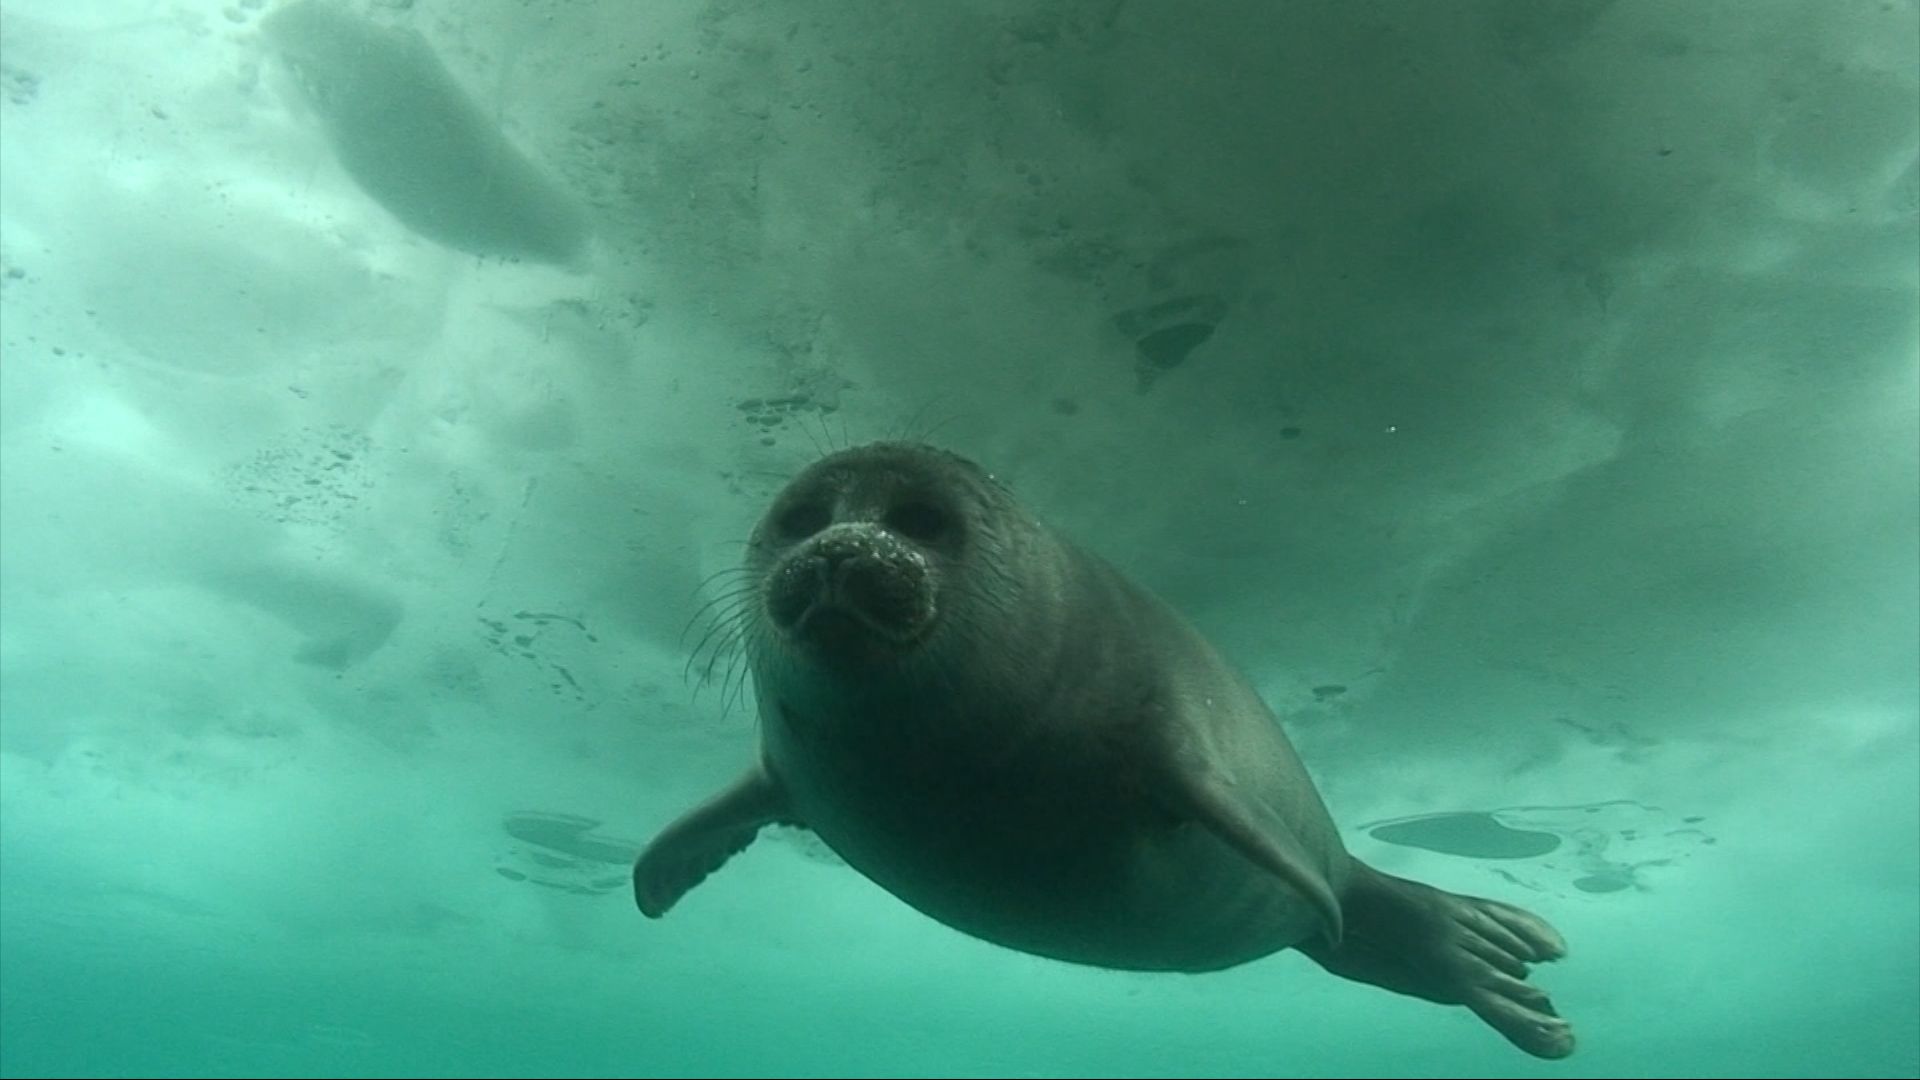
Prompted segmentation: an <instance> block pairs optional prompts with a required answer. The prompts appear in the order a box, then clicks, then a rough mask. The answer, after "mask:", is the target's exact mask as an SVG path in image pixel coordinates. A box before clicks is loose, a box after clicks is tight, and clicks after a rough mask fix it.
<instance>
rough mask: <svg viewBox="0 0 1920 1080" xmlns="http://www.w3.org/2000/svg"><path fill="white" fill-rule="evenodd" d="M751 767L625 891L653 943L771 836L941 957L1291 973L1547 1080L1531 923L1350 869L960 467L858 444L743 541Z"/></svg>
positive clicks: (1174, 626)
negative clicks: (938, 946) (929, 931)
mask: <svg viewBox="0 0 1920 1080" xmlns="http://www.w3.org/2000/svg"><path fill="white" fill-rule="evenodd" d="M743 569H744V572H745V574H746V575H747V582H746V587H747V593H746V595H747V603H746V604H745V606H744V608H743V610H742V617H743V624H742V627H741V630H742V633H743V636H744V643H743V647H744V649H745V654H746V659H747V662H748V665H749V670H750V672H751V674H752V677H753V684H754V694H755V697H756V699H757V705H758V709H759V719H760V738H759V747H758V754H757V756H756V760H755V761H754V762H753V763H752V764H751V765H749V766H748V767H747V768H746V769H745V770H744V771H743V772H742V773H741V774H740V776H739V777H738V778H737V779H735V780H734V781H733V782H732V783H731V784H730V785H729V786H727V787H726V788H725V789H724V790H722V791H720V792H718V793H717V794H715V795H713V796H712V797H711V798H709V799H708V800H707V801H706V802H704V803H702V804H701V805H699V806H697V807H695V808H693V809H691V810H690V811H688V812H687V813H685V814H684V815H682V816H681V817H679V818H678V819H677V820H675V821H673V822H672V823H671V824H669V825H668V826H667V827H666V828H665V829H664V830H662V831H661V832H660V833H659V835H658V836H657V837H656V838H655V839H654V840H653V841H652V843H650V844H649V845H648V846H647V848H646V849H645V850H644V851H642V852H641V854H640V856H639V858H638V859H637V860H636V861H635V863H634V869H633V887H634V897H635V900H636V902H637V903H638V905H639V908H640V910H641V911H642V912H643V913H644V914H645V915H647V916H648V917H651V918H659V917H661V916H663V915H665V914H666V913H667V911H668V909H670V908H672V907H673V906H674V905H675V903H676V902H678V901H679V900H680V898H681V897H682V896H684V895H685V894H686V893H687V891H688V890H690V889H692V888H693V887H694V886H696V885H698V884H699V883H700V882H701V881H703V880H705V879H706V878H707V877H708V876H709V875H710V874H711V873H713V872H714V871H715V870H717V869H719V868H720V866H721V865H722V864H724V863H725V862H726V861H727V860H728V859H729V858H731V857H732V856H733V855H735V854H737V853H738V852H740V851H741V850H743V849H744V848H746V847H747V845H749V844H750V843H752V841H753V839H754V837H755V836H756V835H757V834H758V832H759V831H760V830H761V829H762V828H763V827H765V826H767V825H770V824H776V823H780V824H788V825H797V826H801V827H804V828H807V829H810V830H812V831H813V832H814V833H815V834H816V835H817V836H818V837H819V838H820V839H821V840H822V841H823V842H824V843H825V844H826V845H827V846H828V847H829V848H831V849H832V850H833V851H834V852H835V853H836V854H837V855H839V856H840V857H841V858H842V859H844V860H845V861H846V862H847V863H848V864H849V865H851V866H852V867H854V868H855V869H856V870H858V871H859V872H861V873H863V874H865V875H866V876H867V877H869V878H871V879H872V880H873V881H874V882H876V883H877V884H879V885H880V886H881V887H883V888H884V889H886V890H887V891H889V892H890V893H892V894H893V895H894V896H896V897H898V898H899V899H900V900H902V901H904V902H906V903H907V904H910V905H912V906H913V907H915V908H917V909H919V910H920V911H921V912H923V913H925V914H926V915H928V916H931V917H932V918H934V919H937V920H939V921H941V922H943V923H945V924H947V925H949V926H951V927H953V928H955V929H958V930H960V931H963V932H965V933H968V934H971V935H973V936H975V937H978V938H982V939H985V940H987V941H990V942H994V943H997V944H999V945H1002V946H1005V947H1009V948H1013V949H1019V950H1022V951H1025V952H1028V953H1033V954H1037V955H1040V956H1046V957H1052V958H1054V959H1057V960H1062V961H1068V962H1073V963H1079V964H1088V965H1095V966H1099V967H1104V968H1115V969H1126V970H1135V971H1177V972H1206V971H1216V970H1220V969H1223V968H1227V967H1232V966H1235V965H1239V964H1243V963H1247V962H1249V961H1252V960H1255V959H1258V958H1261V957H1265V956H1268V955H1271V954H1273V953H1277V952H1280V951H1281V950H1284V949H1289V948H1291V949H1295V950H1297V951H1299V952H1301V953H1304V954H1305V955H1307V956H1308V957H1310V958H1312V959H1313V960H1315V961H1316V962H1318V963H1319V964H1320V965H1321V966H1322V967H1324V968H1325V969H1326V970H1328V971H1330V972H1332V973H1334V974H1336V975H1341V976H1344V977H1346V978H1349V979H1354V980H1357V981H1360V982H1364V983H1369V984H1372V985H1376V986H1380V987H1384V988H1386V989H1388V990H1392V991H1396V992H1398V993H1402V994H1408V995H1412V996H1415V997H1419V998H1424V999H1427V1000H1429V1001H1433V1002H1438V1003H1441V1004H1447V1005H1463V1006H1465V1007H1467V1008H1468V1009H1471V1010H1472V1011H1473V1012H1474V1013H1475V1014H1477V1015H1478V1016H1479V1017H1480V1018H1481V1019H1482V1020H1484V1021H1486V1023H1487V1024H1489V1025H1491V1026H1492V1027H1493V1028H1494V1029H1495V1030H1496V1031H1498V1032H1499V1033H1500V1034H1501V1035H1504V1036H1505V1037H1506V1038H1507V1039H1508V1040H1510V1041H1511V1042H1512V1043H1513V1044H1515V1045H1516V1046H1518V1047H1519V1048H1521V1049H1522V1050H1525V1051H1527V1052H1528V1053H1531V1054H1534V1055H1537V1056H1540V1057H1545V1058H1559V1057H1565V1056H1566V1055H1568V1054H1570V1053H1572V1052H1573V1045H1574V1038H1573V1029H1572V1027H1571V1025H1569V1024H1568V1023H1567V1022H1566V1021H1565V1020H1563V1019H1561V1018H1560V1016H1559V1014H1558V1013H1557V1012H1556V1011H1555V1009H1554V1006H1553V1004H1552V1002H1551V1000H1550V999H1549V997H1548V995H1547V994H1546V993H1545V992H1544V991H1542V990H1540V989H1539V988H1538V987H1536V986H1535V985H1534V984H1532V983H1530V982H1528V981H1526V978H1527V975H1528V970H1529V965H1532V964H1536V963H1540V962H1544V961H1550V960H1555V959H1558V958H1560V957H1561V956H1563V955H1564V954H1565V952H1566V946H1565V944H1564V942H1563V941H1562V940H1561V937H1560V935H1559V934H1558V933H1557V932H1556V931H1555V930H1554V929H1553V928H1552V927H1551V926H1549V925H1548V924H1547V923H1546V922H1545V921H1543V920H1542V919H1540V918H1539V917H1538V916H1536V915H1534V914H1532V913H1530V912H1527V911H1524V910H1521V909H1520V908H1517V907H1513V906H1510V905H1507V904H1503V903H1500V902H1497V901H1494V900H1488V899H1482V898H1479V897H1472V896H1462V895H1458V894H1454V893H1449V892H1445V891H1442V890H1440V889H1436V888H1433V887H1430V886H1427V885H1424V884H1421V883H1418V882H1415V881H1410V880H1407V879H1404V878H1399V877H1395V876H1393V875H1390V874H1386V873H1383V872H1381V871H1379V870H1376V869H1374V868H1372V867H1370V866H1367V865H1366V864H1365V863H1363V862H1361V861H1360V860H1359V859H1357V858H1355V857H1354V856H1353V855H1351V854H1350V853H1349V852H1348V851H1347V850H1346V848H1345V846H1344V845H1343V844H1342V842H1341V840H1340V836H1339V832H1338V830H1337V829H1336V828H1335V826H1334V823H1333V819H1332V817H1331V816H1330V814H1329V813H1328V810H1327V808H1326V806H1325V804H1324V803H1323V801H1322V799H1321V797H1320V794H1319V792H1318V791H1317V790H1316V788H1315V787H1314V784H1313V781H1312V779H1311V778H1310V777H1309V775H1308V773H1307V770H1306V767H1305V766H1304V765H1303V764H1302V762H1301V760H1300V758H1299V756H1298V755H1297V754H1296V753H1295V751H1294V749H1293V747H1292V745H1291V744H1290V743H1289V742H1288V740H1287V738H1286V735H1285V734H1284V732H1283V731H1282V729H1281V726H1280V724H1279V722H1278V720H1277V719H1276V718H1275V717H1274V715H1273V713H1272V712H1271V711H1270V710H1269V709H1268V708H1267V706H1266V705H1265V703H1264V702H1262V700H1261V699H1260V697H1259V695H1258V694H1257V693H1256V692H1255V691H1254V690H1253V688H1252V686H1251V685H1250V684H1249V683H1248V681H1247V680H1246V679H1245V678H1244V676H1243V675H1242V674H1241V673H1240V672H1238V671H1237V670H1236V669H1235V668H1234V667H1232V666H1231V665H1230V664H1229V663H1228V662H1227V661H1226V660H1225V659H1224V658H1223V657H1222V656H1220V654H1218V653H1217V652H1216V651H1215V650H1214V649H1213V648H1212V647H1211V646H1210V645H1209V644H1208V642H1207V641H1206V640H1205V639H1204V638H1203V637H1202V636H1201V635H1200V633H1199V632H1198V631H1197V630H1196V629H1195V628H1194V627H1193V626H1192V625H1191V624H1189V623H1188V622H1187V621H1186V620H1185V619H1183V618H1182V617H1181V616H1180V615H1179V614H1178V613H1177V612H1176V611H1175V610H1174V609H1173V608H1171V607H1170V606H1169V605H1167V604H1166V603H1165V602H1163V601H1162V600H1160V599H1159V598H1157V597H1155V596H1154V595H1153V594H1152V593H1150V592H1149V591H1147V590H1146V589H1144V588H1142V587H1140V586H1138V585H1136V584H1134V583H1133V582H1131V581H1129V580H1128V579H1127V578H1126V577H1125V576H1123V575H1122V574H1121V573H1120V572H1119V571H1118V570H1116V569H1115V568H1114V567H1113V566H1111V565H1110V564H1109V563H1107V562H1106V561H1105V560H1103V559H1101V558H1100V557H1099V556H1097V555H1094V554H1092V553H1091V552H1088V551H1086V550H1084V549H1082V548H1080V547H1077V546H1075V545H1074V544H1073V543H1071V542H1070V541H1068V540H1067V539H1065V538H1063V537H1062V536H1060V535H1058V534H1056V533H1055V532H1054V531H1053V530H1051V529H1049V528H1048V527H1047V526H1045V525H1044V524H1042V523H1041V522H1040V521H1039V520H1038V519H1036V518H1035V517H1034V516H1033V515H1032V514H1031V513H1029V512H1028V511H1027V509H1025V507H1023V506H1022V504H1021V503H1020V502H1019V501H1018V500H1017V499H1015V497H1014V496H1013V495H1012V494H1011V493H1010V492H1009V491H1008V490H1007V489H1006V488H1005V487H1004V486H1002V485H1001V484H1000V483H999V482H997V481H996V480H995V479H994V478H993V477H991V476H990V475H988V474H987V473H986V472H985V471H983V470H982V469H981V468H980V467H978V466H977V465H975V464H973V463H972V462H970V461H967V460H965V459H963V458H961V457H959V456H957V455H954V454H951V453H949V452H946V451H944V450H940V449H937V448H934V447H931V446H925V445H921V444H916V443H904V442H882V443H874V444H870V445H867V446H862V447H856V448H853V449H849V450H844V451H840V452H838V453H833V454H829V455H827V456H825V457H823V458H822V459H820V460H818V461H816V462H814V463H813V464H811V465H810V466H808V467H807V468H805V469H803V470H802V471H801V472H800V473H799V474H798V475H797V476H796V477H794V479H793V480H792V481H791V482H790V483H788V484H787V486H786V487H785V488H784V489H783V490H782V491H781V492H780V493H779V495H778V496H777V497H776V498H775V499H774V500H773V502H772V504H771V506H770V507H769V508H768V509H767V511H766V513H765V514H764V515H763V516H762V518H761V519H760V521H759V522H758V524H757V525H756V526H755V527H754V530H753V533H752V536H751V539H750V541H749V544H748V549H747V553H746V557H745V562H744V567H743Z"/></svg>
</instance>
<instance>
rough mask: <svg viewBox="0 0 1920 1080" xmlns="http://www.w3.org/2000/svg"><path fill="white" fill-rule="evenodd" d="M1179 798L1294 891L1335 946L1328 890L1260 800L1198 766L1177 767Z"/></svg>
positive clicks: (1336, 915)
mask: <svg viewBox="0 0 1920 1080" xmlns="http://www.w3.org/2000/svg"><path fill="white" fill-rule="evenodd" d="M1179 784H1180V789H1181V790H1180V794H1181V796H1182V797H1183V798H1184V800H1185V802H1186V803H1187V807H1188V809H1189V811H1190V812H1191V813H1193V814H1194V815H1195V817H1196V818H1197V819H1198V820H1199V822H1200V823H1201V824H1202V825H1204V826H1205V827H1206V828H1207V829H1208V830H1210V831H1211V832H1212V833H1213V834H1214V835H1215V836H1218V837H1219V838H1220V839H1221V840H1224V841H1226V843H1227V845H1228V846H1230V847H1232V848H1233V849H1234V850H1236V851H1238V852H1239V853H1240V854H1242V855H1244V856H1246V857H1247V858H1248V859H1250V860H1252V861H1253V863H1254V865H1256V866H1258V867H1260V868H1261V869H1263V870H1265V871H1267V872H1268V873H1270V874H1273V875H1274V876H1275V877H1278V878H1279V879H1280V880H1282V881H1284V882H1286V883H1287V884H1288V885H1291V886H1293V888H1294V889H1295V890H1297V891H1298V892H1299V893H1300V895H1302V896H1304V897H1306V898H1307V900H1308V901H1309V902H1311V903H1312V904H1313V907H1314V910H1315V911H1317V912H1319V913H1320V929H1321V932H1322V933H1324V934H1325V935H1326V939H1327V941H1329V942H1331V943H1333V944H1338V943H1339V942H1340V939H1341V935H1342V934H1343V933H1344V930H1343V917H1342V915H1341V911H1340V901H1339V899H1338V898H1336V897H1335V896H1334V894H1333V886H1331V885H1329V884H1328V883H1327V878H1326V875H1325V874H1324V873H1323V872H1321V870H1320V868H1319V866H1318V864H1317V863H1316V862H1315V861H1314V859H1313V858H1312V856H1310V855H1309V854H1308V853H1307V849H1306V848H1305V846H1303V845H1302V844H1301V843H1300V838H1299V837H1298V836H1296V835H1294V832H1293V830H1292V829H1291V828H1289V827H1288V825H1287V823H1286V822H1285V821H1284V820H1282V819H1281V817H1280V815H1279V814H1276V813H1274V811H1273V808H1272V807H1271V806H1268V805H1267V804H1266V803H1265V802H1263V801H1262V800H1261V799H1260V797H1259V796H1257V795H1255V794H1253V793H1252V792H1249V791H1247V790H1246V789H1245V788H1244V787H1242V786H1240V785H1238V784H1236V783H1234V781H1233V780H1232V779H1231V778H1230V777H1227V776H1224V775H1222V774H1221V772H1220V771H1219V770H1218V769H1214V768H1211V767H1209V766H1206V765H1203V764H1197V763H1196V764H1190V765H1187V766H1186V767H1184V768H1182V769H1181V771H1180V777H1179Z"/></svg>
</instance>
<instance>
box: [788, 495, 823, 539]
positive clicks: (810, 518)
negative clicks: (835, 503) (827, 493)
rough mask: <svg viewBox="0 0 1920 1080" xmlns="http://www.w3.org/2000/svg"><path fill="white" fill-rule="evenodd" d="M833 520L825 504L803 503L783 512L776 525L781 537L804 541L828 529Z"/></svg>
mask: <svg viewBox="0 0 1920 1080" xmlns="http://www.w3.org/2000/svg"><path fill="white" fill-rule="evenodd" d="M832 519H833V515H832V514H830V513H828V512H827V508H826V505H825V504H824V503H817V502H803V503H799V504H798V505H795V506H789V507H787V508H786V509H785V510H782V511H781V512H780V517H779V519H778V520H777V521H776V522H775V524H776V525H778V526H779V528H780V533H781V535H783V536H786V537H788V538H790V539H794V540H804V539H806V538H807V537H809V536H812V535H813V534H814V533H817V532H819V531H820V530H821V529H824V528H826V527H827V524H828V523H829V522H830V521H831V520H832Z"/></svg>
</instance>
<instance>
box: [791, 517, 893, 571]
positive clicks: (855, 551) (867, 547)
mask: <svg viewBox="0 0 1920 1080" xmlns="http://www.w3.org/2000/svg"><path fill="white" fill-rule="evenodd" d="M876 539H877V538H876V537H875V536H873V535H872V533H871V530H868V529H862V528H859V527H858V526H845V525H843V526H839V527H837V528H833V529H830V530H828V531H827V532H825V533H823V534H821V536H820V539H818V540H816V541H814V544H813V550H812V551H811V552H809V553H808V554H810V555H811V556H812V557H813V558H815V559H818V560H820V562H821V565H822V568H823V569H824V570H826V572H827V580H829V581H833V580H835V579H837V578H838V577H839V573H840V569H841V567H843V566H845V565H846V564H847V563H850V562H852V561H853V560H855V559H858V558H861V557H862V556H866V557H872V556H873V555H874V554H875V551H874V548H875V547H876V543H875V541H876Z"/></svg>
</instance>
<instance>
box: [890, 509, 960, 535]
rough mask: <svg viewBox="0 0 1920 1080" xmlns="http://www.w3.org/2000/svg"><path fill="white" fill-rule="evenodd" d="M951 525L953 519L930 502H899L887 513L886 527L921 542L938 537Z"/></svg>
mask: <svg viewBox="0 0 1920 1080" xmlns="http://www.w3.org/2000/svg"><path fill="white" fill-rule="evenodd" d="M952 527H953V519H952V518H950V517H948V516H947V512H946V511H945V510H942V509H940V508H939V507H937V506H935V505H933V504H932V503H927V502H910V503H901V504H900V505H899V506H896V507H894V508H893V509H892V510H890V511H888V513H887V528H889V529H892V530H893V531H894V532H897V533H899V534H900V535H901V536H904V537H906V538H907V539H909V540H918V541H920V542H921V543H923V544H924V543H930V542H932V541H934V540H938V539H940V538H941V537H943V536H945V535H946V534H947V532H948V530H950V529H951V528H952Z"/></svg>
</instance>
